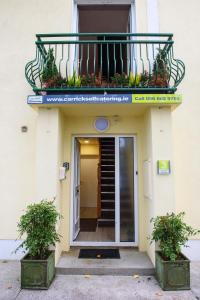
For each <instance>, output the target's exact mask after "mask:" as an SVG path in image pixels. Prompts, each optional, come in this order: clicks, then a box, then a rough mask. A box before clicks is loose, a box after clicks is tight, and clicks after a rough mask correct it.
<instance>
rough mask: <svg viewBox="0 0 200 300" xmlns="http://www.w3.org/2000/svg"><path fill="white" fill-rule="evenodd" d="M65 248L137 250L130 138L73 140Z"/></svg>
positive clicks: (133, 155) (133, 145)
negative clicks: (67, 244) (68, 242)
mask: <svg viewBox="0 0 200 300" xmlns="http://www.w3.org/2000/svg"><path fill="white" fill-rule="evenodd" d="M73 156H74V157H73V161H74V163H73V166H74V168H73V170H72V204H73V205H72V207H73V212H72V214H71V216H72V217H71V245H77V246H81V245H86V246H89V245H94V246H96V245H101V246H103V245H123V246H131V245H133V246H136V245H137V178H136V175H137V174H136V173H137V161H136V138H135V137H134V136H112V137H110V136H84V137H83V136H79V137H78V136H76V137H74V138H73Z"/></svg>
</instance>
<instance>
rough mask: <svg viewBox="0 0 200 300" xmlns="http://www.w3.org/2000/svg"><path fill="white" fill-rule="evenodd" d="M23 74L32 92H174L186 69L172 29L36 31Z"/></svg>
mask: <svg viewBox="0 0 200 300" xmlns="http://www.w3.org/2000/svg"><path fill="white" fill-rule="evenodd" d="M36 37H37V40H36V42H35V44H36V56H35V58H34V60H32V61H30V62H28V63H27V65H26V67H25V75H26V79H27V81H28V82H29V84H30V85H31V86H32V88H33V91H34V92H35V93H36V94H40V93H42V92H43V93H44V92H47V93H58V92H59V93H73V92H76V93H77V92H84V91H85V92H87V93H88V92H91V93H94V92H105V91H106V92H112V93H113V92H120V91H121V92H122V91H123V92H130V93H134V92H137V93H152V92H153V93H162V92H163V93H174V92H175V91H176V90H177V86H178V85H179V84H180V82H181V81H182V79H183V77H184V74H185V66H184V63H183V62H182V61H181V60H179V59H176V58H174V52H173V43H174V41H173V39H172V37H173V35H172V34H126V33H100V34H99V33H98V34H96V33H79V34H37V35H36Z"/></svg>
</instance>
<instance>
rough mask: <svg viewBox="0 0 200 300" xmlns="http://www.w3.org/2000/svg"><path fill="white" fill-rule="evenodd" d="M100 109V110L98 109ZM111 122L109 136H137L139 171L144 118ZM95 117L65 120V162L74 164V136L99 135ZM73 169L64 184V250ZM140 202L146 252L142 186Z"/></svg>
mask: <svg viewBox="0 0 200 300" xmlns="http://www.w3.org/2000/svg"><path fill="white" fill-rule="evenodd" d="M97 109H98V108H97ZM112 110H113V109H111V110H110V111H108V114H110V115H112V113H113V112H112ZM94 115H98V110H97V111H96V112H94ZM110 120H111V126H110V128H109V130H108V131H107V132H106V133H107V134H110V135H111V134H122V135H123V134H135V135H136V136H137V146H138V165H139V170H141V166H142V151H141V150H142V126H143V125H142V122H143V120H142V118H139V117H138V118H134V117H132V116H124V117H121V118H120V121H117V122H116V121H113V120H112V118H110ZM93 121H94V117H91V116H89V117H81V116H79V117H67V116H66V118H65V134H64V136H65V150H64V159H65V161H69V162H70V163H71V162H72V161H71V159H72V136H73V135H84V134H86V135H89V134H98V132H97V131H95V129H94V128H93ZM72 168H73V166H72V165H71V168H70V170H69V172H68V173H67V178H66V181H65V184H63V192H64V194H63V195H64V196H63V199H62V201H63V209H64V210H63V211H62V212H64V220H63V222H62V235H63V242H62V247H63V249H64V250H68V249H69V235H70V205H71V203H70V201H71V192H70V189H71V169H72ZM139 182H142V172H139ZM138 189H139V192H138V194H139V195H138V202H139V215H140V222H139V246H140V249H141V250H145V244H146V234H145V233H144V230H145V229H144V224H143V220H144V218H143V217H144V215H143V211H144V198H143V193H142V185H139V187H138Z"/></svg>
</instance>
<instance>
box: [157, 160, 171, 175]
mask: <svg viewBox="0 0 200 300" xmlns="http://www.w3.org/2000/svg"><path fill="white" fill-rule="evenodd" d="M157 168H158V174H159V175H169V174H170V161H169V160H158V161H157Z"/></svg>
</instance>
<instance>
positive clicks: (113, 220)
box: [98, 218, 115, 222]
mask: <svg viewBox="0 0 200 300" xmlns="http://www.w3.org/2000/svg"><path fill="white" fill-rule="evenodd" d="M98 222H115V219H104V218H101V219H98Z"/></svg>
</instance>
